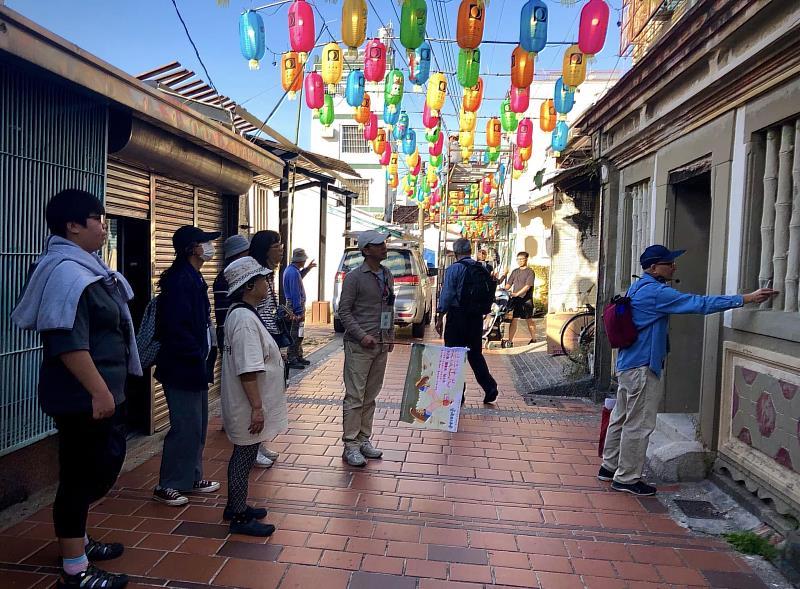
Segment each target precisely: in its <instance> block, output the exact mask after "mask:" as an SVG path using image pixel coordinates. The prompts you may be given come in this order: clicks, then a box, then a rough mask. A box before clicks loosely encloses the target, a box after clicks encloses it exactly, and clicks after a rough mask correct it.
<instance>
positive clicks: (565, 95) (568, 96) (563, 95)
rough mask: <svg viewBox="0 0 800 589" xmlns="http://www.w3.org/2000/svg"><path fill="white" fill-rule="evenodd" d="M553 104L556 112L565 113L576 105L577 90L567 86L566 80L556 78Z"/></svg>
mask: <svg viewBox="0 0 800 589" xmlns="http://www.w3.org/2000/svg"><path fill="white" fill-rule="evenodd" d="M553 106H554V107H555V109H556V112H557V113H558V114H561V115H565V114H567V113H569V111H571V110H572V107H573V106H575V92H573V91H572V90H570V89H569V88H567V86H566V85H565V84H564V80H562V79H561V78H559V79H558V80H556V85H555V92H554V93H553Z"/></svg>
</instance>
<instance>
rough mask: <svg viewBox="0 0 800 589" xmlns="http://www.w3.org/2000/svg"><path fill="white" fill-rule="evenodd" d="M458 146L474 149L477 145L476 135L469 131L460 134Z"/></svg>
mask: <svg viewBox="0 0 800 589" xmlns="http://www.w3.org/2000/svg"><path fill="white" fill-rule="evenodd" d="M458 144H459V145H460V146H461V147H462V148H464V147H472V146H474V145H475V133H474V132H472V131H469V130H463V131H459V132H458Z"/></svg>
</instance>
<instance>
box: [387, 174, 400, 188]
mask: <svg viewBox="0 0 800 589" xmlns="http://www.w3.org/2000/svg"><path fill="white" fill-rule="evenodd" d="M398 184H399V179H398V177H397V173H396V172H395V173H394V174H390V175H389V188H397V185H398Z"/></svg>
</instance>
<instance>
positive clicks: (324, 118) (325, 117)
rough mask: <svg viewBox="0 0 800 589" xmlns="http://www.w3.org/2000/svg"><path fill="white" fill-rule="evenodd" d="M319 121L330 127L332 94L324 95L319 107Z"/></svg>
mask: <svg viewBox="0 0 800 589" xmlns="http://www.w3.org/2000/svg"><path fill="white" fill-rule="evenodd" d="M319 122H320V123H322V126H323V127H330V126H331V123H333V96H331V95H330V94H326V95H325V100H324V102H323V103H322V108H320V109H319Z"/></svg>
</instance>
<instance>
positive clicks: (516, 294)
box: [505, 252, 536, 345]
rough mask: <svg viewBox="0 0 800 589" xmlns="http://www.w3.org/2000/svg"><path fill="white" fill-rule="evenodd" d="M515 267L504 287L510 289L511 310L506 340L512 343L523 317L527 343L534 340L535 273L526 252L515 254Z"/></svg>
mask: <svg viewBox="0 0 800 589" xmlns="http://www.w3.org/2000/svg"><path fill="white" fill-rule="evenodd" d="M517 266H518V267H517V268H514V270H512V271H511V275H510V276H509V277H508V280H507V281H506V286H505V287H506V288H507V289H508V290H510V291H511V309H512V312H513V315H512V319H511V327H509V330H508V341H510V342H511V343H512V345H513V343H514V336H515V335H516V334H517V325H518V324H519V320H520V319H523V320H524V321H525V324H526V325H527V327H528V333H529V334H530V336H531V339H530V341H529V342H528V343H531V344H532V343H533V342H535V341H536V324H535V323H534V322H533V284H534V281H535V279H536V275H535V274H534V273H533V269H532V268H529V267H528V252H519V253H518V254H517Z"/></svg>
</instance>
